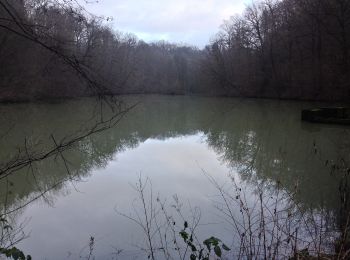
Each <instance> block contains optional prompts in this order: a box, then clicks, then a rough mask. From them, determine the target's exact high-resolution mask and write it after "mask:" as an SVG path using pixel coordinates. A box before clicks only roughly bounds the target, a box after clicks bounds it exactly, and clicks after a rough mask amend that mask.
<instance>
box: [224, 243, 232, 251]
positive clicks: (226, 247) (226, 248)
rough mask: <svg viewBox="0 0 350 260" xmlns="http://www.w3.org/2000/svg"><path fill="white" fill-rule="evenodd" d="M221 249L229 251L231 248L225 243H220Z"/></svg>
mask: <svg viewBox="0 0 350 260" xmlns="http://www.w3.org/2000/svg"><path fill="white" fill-rule="evenodd" d="M222 249H224V250H226V251H230V250H231V248H229V247H228V246H227V245H225V244H222Z"/></svg>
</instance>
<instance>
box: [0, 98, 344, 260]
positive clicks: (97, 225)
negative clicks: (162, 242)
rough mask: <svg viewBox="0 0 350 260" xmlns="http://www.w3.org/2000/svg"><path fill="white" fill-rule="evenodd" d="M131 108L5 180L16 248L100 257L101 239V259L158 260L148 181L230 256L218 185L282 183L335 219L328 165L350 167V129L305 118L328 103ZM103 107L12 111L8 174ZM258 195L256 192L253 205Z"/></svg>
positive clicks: (39, 254) (163, 102)
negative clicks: (148, 220)
mask: <svg viewBox="0 0 350 260" xmlns="http://www.w3.org/2000/svg"><path fill="white" fill-rule="evenodd" d="M123 100H124V102H125V104H127V105H132V104H136V103H137V106H136V107H135V108H133V109H132V110H131V111H129V112H128V113H127V114H126V115H125V117H124V118H123V119H122V120H121V121H120V122H119V123H118V124H117V125H116V126H115V127H113V128H112V129H109V130H106V131H103V132H100V133H97V134H94V135H91V136H88V137H87V138H85V139H83V140H81V141H79V142H78V143H76V144H75V145H74V146H73V147H72V148H70V149H68V150H66V151H64V152H63V153H62V154H59V155H57V156H54V157H51V158H48V159H45V160H42V161H40V162H37V163H34V164H32V166H31V167H26V168H24V169H21V170H19V171H17V172H15V173H13V174H12V175H11V176H9V177H8V178H3V179H1V180H0V199H1V201H0V209H1V212H2V213H3V212H9V211H12V210H14V212H13V213H11V214H10V215H11V216H10V220H11V225H12V226H13V227H14V228H19V229H20V231H21V233H20V235H21V236H22V235H24V236H25V238H24V239H23V240H21V241H20V242H19V243H18V244H17V245H16V246H17V247H19V248H20V249H21V250H23V251H24V252H25V253H27V254H30V255H31V256H32V257H33V259H89V254H90V253H89V252H90V249H89V239H90V237H93V238H94V243H93V250H92V256H91V257H90V259H93V257H95V259H145V258H147V254H145V253H144V252H143V250H142V248H145V247H147V246H146V245H147V240H146V236H145V234H144V232H143V231H142V227H140V226H139V225H138V224H137V223H135V222H134V221H132V220H130V219H128V216H129V217H132V218H137V217H138V216H140V217H141V219H142V217H143V216H142V204H140V199H139V197H138V196H139V194H138V192H137V191H136V190H135V185H136V184H137V183H138V180H139V179H141V180H142V181H143V183H145V184H146V189H145V197H146V201H148V202H150V201H151V200H154V201H155V203H157V201H160V202H162V201H163V202H164V203H165V204H166V205H167V206H166V207H167V209H166V210H167V211H168V212H169V214H173V215H177V216H178V217H177V219H180V221H182V220H186V221H189V222H191V220H193V219H194V218H198V219H200V220H199V224H198V227H197V229H196V235H197V236H198V237H199V240H201V239H202V240H203V239H205V238H208V237H210V236H216V237H219V238H220V239H221V240H223V241H225V243H226V244H228V245H229V246H231V247H234V242H233V241H232V240H233V235H232V228H231V226H230V225H229V224H228V223H227V221H226V220H225V218H224V217H223V216H222V215H221V214H220V211H218V207H217V204H216V203H217V196H216V195H217V194H218V190H217V188H216V187H215V185H213V183H212V182H211V181H210V178H213V179H215V181H216V182H218V183H219V184H220V185H226V184H227V183H230V182H231V181H232V178H234V179H235V181H236V182H237V183H239V185H240V187H243V188H244V189H245V190H247V191H248V193H249V192H250V193H251V194H254V189H255V188H256V187H258V186H259V187H264V189H266V190H268V189H272V190H273V189H276V185H277V183H278V185H280V186H281V189H282V190H283V191H284V192H291V191H292V190H293V189H294V188H295V185H296V183H298V189H299V192H298V194H297V196H296V200H297V201H298V202H300V203H301V205H303V207H305V208H310V209H319V208H321V207H322V208H326V209H327V210H329V211H333V210H334V211H335V210H336V208H337V205H338V203H339V196H338V193H337V191H338V184H339V181H338V178H337V176H335V175H334V174H332V173H331V171H330V167H329V165H331V163H335V162H337V161H339V160H341V161H349V147H350V146H349V144H350V128H347V127H339V126H330V125H317V124H309V123H304V122H301V121H300V110H301V109H302V108H309V107H313V106H317V104H314V103H313V104H312V103H301V102H290V101H283V102H282V101H269V100H253V99H252V100H240V99H232V98H205V97H177V96H129V97H124V98H123ZM96 103H97V102H96V100H93V99H81V100H71V101H63V102H59V103H53V104H52V103H51V104H47V103H37V104H4V105H1V106H0V111H1V113H0V125H1V128H0V136H1V137H2V138H1V140H0V145H1V150H0V159H1V165H2V167H3V166H4V164H5V163H6V162H9V161H11V159H13V158H14V157H15V156H16V154H18V153H19V152H20V153H22V155H23V154H27V150H29V152H28V153H29V154H35V153H38V152H42V151H46V150H47V149H50V147H52V146H53V145H54V144H53V143H54V140H56V141H59V140H62V138H69V137H70V136H74V134H76V133H77V131H79V130H81V129H83V128H84V127H86V128H88V126H89V122H91V118H92V115H93V111H95V110H96V107H98V106H96ZM62 158H64V160H63V159H62ZM63 162H65V163H63ZM208 176H210V177H208ZM151 193H152V196H153V197H152V199H151ZM41 195H43V196H41ZM37 197H39V198H38V199H35V198H37ZM253 197H254V196H253V195H249V194H247V197H246V200H247V201H249V200H253ZM158 198H159V200H158ZM147 207H150V205H147ZM155 207H156V206H155ZM179 208H180V209H179ZM237 210H238V209H237ZM180 211H181V215H180V214H179V212H180ZM199 216H200V217H199ZM182 223H183V222H179V223H177V224H176V225H179V226H180V228H181V225H182ZM22 232H23V233H22Z"/></svg>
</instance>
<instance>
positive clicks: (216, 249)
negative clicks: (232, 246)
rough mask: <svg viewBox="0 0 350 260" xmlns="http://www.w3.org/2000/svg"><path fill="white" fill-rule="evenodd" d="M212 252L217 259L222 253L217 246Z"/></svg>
mask: <svg viewBox="0 0 350 260" xmlns="http://www.w3.org/2000/svg"><path fill="white" fill-rule="evenodd" d="M214 252H215V254H216V255H217V256H218V257H221V255H222V252H221V248H220V247H219V246H215V247H214Z"/></svg>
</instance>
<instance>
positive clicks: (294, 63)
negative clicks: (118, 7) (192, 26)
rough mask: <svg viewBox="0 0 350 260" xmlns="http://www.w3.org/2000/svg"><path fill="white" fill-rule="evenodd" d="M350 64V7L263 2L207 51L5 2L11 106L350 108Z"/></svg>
mask: <svg viewBox="0 0 350 260" xmlns="http://www.w3.org/2000/svg"><path fill="white" fill-rule="evenodd" d="M117 15H118V14H116V16H117ZM131 19H132V18H131ZM179 40H180V39H179ZM349 55H350V0H263V1H256V2H255V3H253V4H251V5H249V6H248V7H247V8H246V10H245V12H244V13H243V14H242V15H240V16H234V17H231V18H230V19H229V20H228V21H224V22H223V25H222V26H221V29H220V31H219V32H218V33H217V35H216V36H214V37H213V38H212V39H211V41H210V42H209V43H208V45H207V46H206V47H205V48H204V49H202V50H200V49H198V48H196V47H192V46H185V45H176V44H171V43H167V42H155V43H145V42H144V41H142V40H139V39H137V38H136V37H135V36H133V35H132V34H122V33H119V32H116V31H114V30H113V29H111V28H110V27H109V26H107V25H106V19H103V18H100V17H96V16H93V15H91V14H89V13H87V12H86V11H85V10H84V9H83V8H82V7H80V6H79V5H77V4H75V3H74V1H69V0H62V1H59V0H0V100H1V101H21V100H36V99H47V98H58V97H59V98H61V97H78V96H88V95H95V94H132V93H161V94H202V95H223V96H243V97H264V98H288V99H310V100H349V98H350V86H349V84H350V73H349V72H350V71H349V69H350V60H349ZM92 82H94V83H96V82H97V84H94V86H95V88H91V83H92ZM96 86H103V87H96Z"/></svg>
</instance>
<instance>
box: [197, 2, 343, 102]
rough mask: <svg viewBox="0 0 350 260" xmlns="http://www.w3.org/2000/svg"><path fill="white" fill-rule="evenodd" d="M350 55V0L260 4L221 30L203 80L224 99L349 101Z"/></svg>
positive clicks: (210, 48) (209, 51)
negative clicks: (258, 98)
mask: <svg viewBox="0 0 350 260" xmlns="http://www.w3.org/2000/svg"><path fill="white" fill-rule="evenodd" d="M349 51H350V1H349V0H264V1H259V2H256V3H255V4H252V5H250V6H249V7H247V8H246V10H245V12H244V14H243V15H241V16H235V17H232V18H231V19H230V20H229V21H226V22H225V23H224V24H223V25H222V29H221V31H220V32H219V33H218V35H217V37H216V39H215V40H213V41H212V43H211V45H210V46H208V47H207V48H206V49H205V54H206V59H205V62H204V66H205V69H206V71H207V73H206V74H205V75H208V80H209V81H210V82H211V84H210V88H212V89H213V88H217V87H218V86H219V87H220V90H221V91H222V93H225V94H227V95H239V96H251V97H269V98H293V99H316V100H336V99H343V100H349V97H350V71H349Z"/></svg>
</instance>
